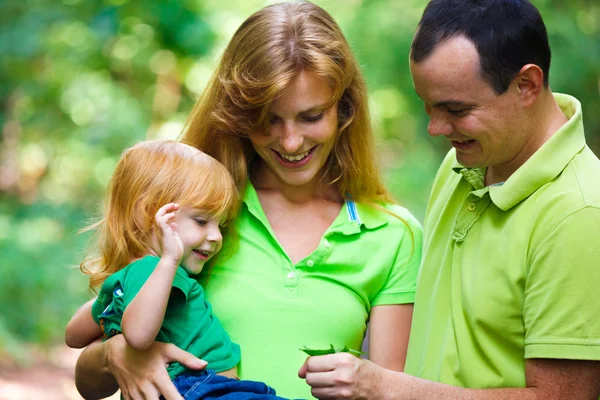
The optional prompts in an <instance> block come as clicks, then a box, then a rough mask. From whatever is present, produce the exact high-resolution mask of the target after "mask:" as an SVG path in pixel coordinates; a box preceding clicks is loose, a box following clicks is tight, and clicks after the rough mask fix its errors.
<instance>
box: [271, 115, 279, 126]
mask: <svg viewBox="0 0 600 400" xmlns="http://www.w3.org/2000/svg"><path fill="white" fill-rule="evenodd" d="M278 121H279V117H277V116H275V115H273V116H271V117H270V118H269V125H273V124H275V123H277V122H278Z"/></svg>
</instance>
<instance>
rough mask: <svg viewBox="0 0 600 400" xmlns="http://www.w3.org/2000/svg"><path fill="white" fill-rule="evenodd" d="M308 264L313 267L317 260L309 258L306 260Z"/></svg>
mask: <svg viewBox="0 0 600 400" xmlns="http://www.w3.org/2000/svg"><path fill="white" fill-rule="evenodd" d="M306 265H308V266H309V267H312V266H313V265H315V262H314V261H313V260H308V261H307V262H306Z"/></svg>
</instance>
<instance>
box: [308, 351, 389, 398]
mask: <svg viewBox="0 0 600 400" xmlns="http://www.w3.org/2000/svg"><path fill="white" fill-rule="evenodd" d="M384 372H385V369H383V368H381V367H380V366H378V365H377V364H374V363H372V362H370V361H368V360H365V359H362V358H358V357H355V356H353V355H351V354H349V353H336V354H328V355H325V356H316V357H315V356H314V357H308V358H307V359H306V361H305V362H304V365H302V367H301V368H300V370H299V371H298V376H300V378H304V379H306V383H308V384H309V385H310V386H311V387H312V390H311V392H312V395H313V396H315V397H316V398H318V399H376V398H381V393H383V392H382V388H381V386H382V375H383V373H384Z"/></svg>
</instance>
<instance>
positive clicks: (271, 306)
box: [201, 184, 422, 398]
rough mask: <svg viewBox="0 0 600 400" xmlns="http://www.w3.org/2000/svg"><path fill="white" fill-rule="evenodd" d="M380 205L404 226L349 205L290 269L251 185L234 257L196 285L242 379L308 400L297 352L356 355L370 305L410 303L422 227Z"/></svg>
mask: <svg viewBox="0 0 600 400" xmlns="http://www.w3.org/2000/svg"><path fill="white" fill-rule="evenodd" d="M386 208H387V210H389V211H391V212H393V213H395V214H397V215H398V216H400V217H401V218H402V219H403V220H404V221H405V222H406V224H405V223H404V222H403V221H402V220H400V219H398V218H396V217H394V216H392V215H390V214H388V213H386V212H384V211H381V210H376V209H373V208H371V207H369V206H367V205H365V204H360V203H358V204H357V203H354V202H351V201H347V202H346V203H345V204H344V205H343V207H342V209H341V211H340V213H339V215H338V216H337V218H336V219H335V220H334V222H333V223H332V225H331V226H330V227H329V228H328V229H327V231H326V232H325V234H324V235H323V238H322V239H321V241H320V243H319V246H318V247H317V248H316V249H315V250H314V252H312V253H311V254H310V255H309V256H307V257H306V258H305V259H303V260H302V261H300V262H298V263H297V264H293V263H292V261H291V260H290V258H289V257H288V255H287V254H286V253H285V251H284V250H283V248H282V247H281V245H280V244H279V243H278V241H277V239H276V237H275V235H274V233H273V230H272V229H271V227H270V225H269V223H268V221H267V218H266V216H265V213H264V211H263V209H262V207H261V204H260V202H259V199H258V195H257V193H256V190H255V189H254V187H252V185H251V184H249V185H248V188H247V190H246V193H245V199H244V205H243V207H242V211H241V214H240V216H239V217H238V219H237V220H236V224H237V225H236V229H237V231H238V233H239V243H238V248H237V251H236V252H234V253H233V255H232V256H231V257H230V258H228V259H224V260H221V259H217V260H216V261H215V263H214V264H215V265H214V267H213V268H212V269H211V270H210V274H209V275H208V277H206V276H205V277H204V279H203V280H202V281H201V282H202V286H204V287H205V289H206V293H207V297H208V299H209V300H210V302H211V304H212V305H213V310H214V312H215V314H216V315H217V316H218V317H219V320H220V321H221V323H222V324H223V327H224V328H225V330H226V331H227V333H229V335H230V336H231V338H232V340H233V341H235V342H236V343H239V345H240V347H241V349H242V360H241V363H240V365H239V372H240V377H241V378H242V379H251V380H260V381H263V382H265V383H267V384H268V385H270V386H273V387H274V388H275V389H276V390H277V394H278V395H280V396H283V397H288V398H307V397H310V387H309V386H308V385H307V384H306V382H305V381H304V380H303V379H300V378H298V369H299V368H300V366H301V365H302V363H303V362H304V360H305V359H306V357H307V356H306V354H304V353H303V352H301V351H300V350H299V349H300V348H301V347H304V346H309V347H318V348H328V347H329V346H330V344H333V345H334V346H335V347H343V346H345V345H346V346H348V347H350V348H354V349H360V348H361V344H362V341H363V337H364V334H365V329H366V324H367V320H368V317H369V312H370V310H371V307H374V306H378V305H383V304H403V303H412V302H413V300H414V293H415V286H416V276H417V273H418V268H419V263H420V255H421V239H422V238H421V235H422V233H421V226H420V224H419V223H418V222H417V220H416V219H415V218H414V217H413V216H412V215H411V214H410V213H409V212H408V211H407V210H406V209H404V208H402V207H400V206H396V205H389V206H387V207H386ZM407 225H408V226H407ZM409 227H410V229H409ZM225 245H227V244H225Z"/></svg>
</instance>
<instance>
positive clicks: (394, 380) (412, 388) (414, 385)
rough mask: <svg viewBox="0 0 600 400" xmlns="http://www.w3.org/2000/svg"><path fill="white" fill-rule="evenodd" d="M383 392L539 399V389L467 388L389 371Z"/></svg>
mask: <svg viewBox="0 0 600 400" xmlns="http://www.w3.org/2000/svg"><path fill="white" fill-rule="evenodd" d="M380 391H381V393H382V396H381V398H382V399H385V400H424V399H427V400H539V397H538V396H537V389H536V388H519V389H465V388H461V387H457V386H450V385H445V384H442V383H437V382H431V381H427V380H424V379H420V378H415V377H413V376H410V375H407V374H403V373H400V372H395V371H389V370H388V371H386V372H385V375H384V376H383V379H382V386H381V388H380Z"/></svg>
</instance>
